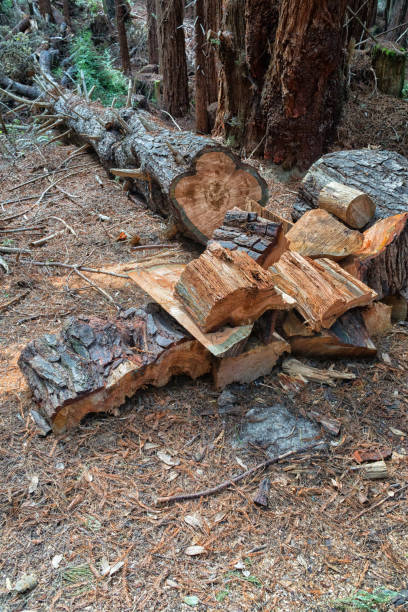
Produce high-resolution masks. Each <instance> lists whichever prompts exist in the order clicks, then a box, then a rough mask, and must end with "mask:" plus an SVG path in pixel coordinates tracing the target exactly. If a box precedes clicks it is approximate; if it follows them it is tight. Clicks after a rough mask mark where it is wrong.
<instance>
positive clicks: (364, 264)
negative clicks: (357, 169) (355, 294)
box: [341, 213, 408, 299]
mask: <svg viewBox="0 0 408 612" xmlns="http://www.w3.org/2000/svg"><path fill="white" fill-rule="evenodd" d="M363 235H364V243H363V246H362V247H361V249H360V250H359V251H358V252H357V253H355V254H354V255H351V256H350V257H348V258H347V259H345V260H344V261H343V262H342V264H341V265H342V267H343V268H344V269H345V270H347V271H348V272H350V274H353V276H355V277H356V278H358V279H360V280H362V281H363V282H364V283H366V284H367V285H368V286H369V287H371V288H372V289H374V290H375V291H376V292H377V294H378V298H379V299H381V298H384V297H387V296H389V295H395V294H397V293H399V292H400V291H402V290H404V289H406V287H407V286H408V213H403V214H400V215H394V216H393V217H387V218H386V219H382V220H381V221H378V222H377V223H375V225H373V226H372V227H370V228H369V229H368V230H367V231H365V232H364V234H363Z"/></svg>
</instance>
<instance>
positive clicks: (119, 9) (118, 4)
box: [115, 0, 131, 75]
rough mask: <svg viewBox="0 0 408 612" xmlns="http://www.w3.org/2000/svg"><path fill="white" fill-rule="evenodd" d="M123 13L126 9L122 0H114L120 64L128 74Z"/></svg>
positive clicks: (129, 69) (127, 52)
mask: <svg viewBox="0 0 408 612" xmlns="http://www.w3.org/2000/svg"><path fill="white" fill-rule="evenodd" d="M125 14H126V11H125V6H124V0H115V15H116V28H117V31H118V40H119V48H120V61H121V64H122V70H123V72H124V73H125V74H127V75H130V72H131V67H130V56H129V47H128V41H127V34H126V26H125Z"/></svg>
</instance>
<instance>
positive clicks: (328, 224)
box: [286, 208, 364, 261]
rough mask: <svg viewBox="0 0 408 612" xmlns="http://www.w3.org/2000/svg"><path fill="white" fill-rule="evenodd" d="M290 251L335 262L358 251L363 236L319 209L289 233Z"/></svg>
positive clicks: (309, 212) (287, 236)
mask: <svg viewBox="0 0 408 612" xmlns="http://www.w3.org/2000/svg"><path fill="white" fill-rule="evenodd" d="M286 238H287V240H288V242H289V249H290V250H291V251H296V252H297V253H300V254H301V255H304V256H305V257H311V258H312V259H315V258H317V257H329V258H330V259H334V260H335V261H339V260H340V259H344V258H345V257H347V256H348V255H350V254H351V253H355V252H356V251H358V250H359V249H360V248H361V247H362V245H363V240H364V239H363V235H362V234H361V233H360V232H357V231H355V230H351V229H349V228H348V227H346V226H345V225H344V224H343V223H341V222H340V221H338V220H337V219H336V218H335V217H333V215H331V214H330V213H328V212H326V211H325V210H321V209H320V208H317V209H315V210H309V211H308V212H306V213H305V214H304V215H303V217H300V219H299V221H297V222H296V223H295V225H294V226H293V227H292V229H291V230H290V231H289V232H288V233H287V234H286Z"/></svg>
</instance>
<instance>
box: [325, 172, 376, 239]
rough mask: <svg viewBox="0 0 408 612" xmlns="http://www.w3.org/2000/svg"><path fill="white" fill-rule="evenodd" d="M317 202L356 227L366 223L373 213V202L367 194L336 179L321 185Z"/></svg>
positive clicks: (358, 227) (359, 227)
mask: <svg viewBox="0 0 408 612" xmlns="http://www.w3.org/2000/svg"><path fill="white" fill-rule="evenodd" d="M317 204H318V206H319V208H323V209H324V210H327V211H328V212H329V213H332V214H333V215H335V216H336V217H338V218H339V219H341V220H342V221H344V223H347V225H349V226H350V227H354V228H356V229H361V228H362V227H364V226H365V225H367V223H368V222H369V221H371V219H372V218H373V217H374V214H375V202H373V200H372V199H371V198H370V196H369V195H367V194H366V193H364V192H363V191H360V189H356V188H355V187H350V186H348V185H343V184H342V183H337V182H336V181H332V182H331V183H328V184H327V185H325V187H323V189H322V190H321V192H320V194H319V199H318V201H317Z"/></svg>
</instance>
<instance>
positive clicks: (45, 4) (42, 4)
mask: <svg viewBox="0 0 408 612" xmlns="http://www.w3.org/2000/svg"><path fill="white" fill-rule="evenodd" d="M38 8H39V9H40V13H41V15H42V16H43V17H44V19H46V18H48V19H49V20H50V21H54V18H53V15H52V7H51V0H38Z"/></svg>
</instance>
